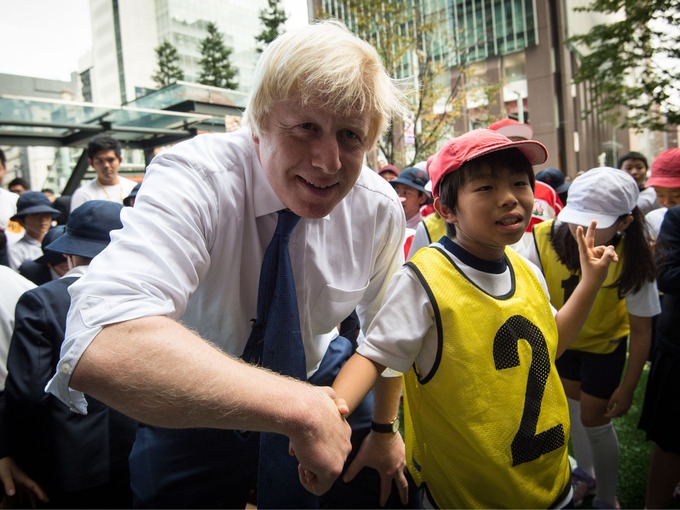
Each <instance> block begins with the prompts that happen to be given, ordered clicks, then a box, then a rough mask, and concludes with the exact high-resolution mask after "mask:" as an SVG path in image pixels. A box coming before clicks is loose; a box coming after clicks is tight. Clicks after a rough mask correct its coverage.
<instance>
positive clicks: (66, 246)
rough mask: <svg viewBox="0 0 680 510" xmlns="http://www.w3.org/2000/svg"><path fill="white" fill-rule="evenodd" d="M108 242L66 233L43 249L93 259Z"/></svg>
mask: <svg viewBox="0 0 680 510" xmlns="http://www.w3.org/2000/svg"><path fill="white" fill-rule="evenodd" d="M108 244H109V243H108V242H99V241H93V240H92V239H84V238H82V237H76V236H73V235H69V234H68V233H66V234H64V235H63V236H61V237H59V238H58V239H55V240H54V242H52V243H50V244H48V245H47V246H46V247H45V250H49V251H53V252H54V251H56V252H59V253H66V254H68V255H78V256H80V257H87V258H90V259H93V258H94V257H95V256H96V255H99V253H101V252H102V251H103V250H104V248H106V246H107V245H108Z"/></svg>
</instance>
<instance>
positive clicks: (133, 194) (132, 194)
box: [123, 182, 142, 207]
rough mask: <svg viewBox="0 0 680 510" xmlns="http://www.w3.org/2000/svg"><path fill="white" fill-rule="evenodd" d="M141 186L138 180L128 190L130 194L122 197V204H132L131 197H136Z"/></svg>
mask: <svg viewBox="0 0 680 510" xmlns="http://www.w3.org/2000/svg"><path fill="white" fill-rule="evenodd" d="M141 187H142V183H141V182H138V183H137V184H136V185H135V187H134V188H132V191H130V194H129V195H128V196H126V197H125V198H124V199H123V205H124V206H126V207H131V206H132V203H131V202H132V199H133V198H137V192H138V191H139V188H141Z"/></svg>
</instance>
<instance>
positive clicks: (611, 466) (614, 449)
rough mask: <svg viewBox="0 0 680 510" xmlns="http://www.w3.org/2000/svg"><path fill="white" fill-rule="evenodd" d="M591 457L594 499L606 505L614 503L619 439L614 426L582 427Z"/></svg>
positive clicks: (617, 473) (617, 474)
mask: <svg viewBox="0 0 680 510" xmlns="http://www.w3.org/2000/svg"><path fill="white" fill-rule="evenodd" d="M584 428H585V431H586V434H587V435H588V439H589V440H590V449H591V451H592V455H593V466H594V468H595V477H596V478H597V492H596V494H595V498H597V499H599V500H600V501H603V502H606V503H615V502H616V483H617V482H618V478H619V438H618V436H617V435H616V429H614V424H613V423H611V422H609V423H607V424H606V425H602V426H600V427H584Z"/></svg>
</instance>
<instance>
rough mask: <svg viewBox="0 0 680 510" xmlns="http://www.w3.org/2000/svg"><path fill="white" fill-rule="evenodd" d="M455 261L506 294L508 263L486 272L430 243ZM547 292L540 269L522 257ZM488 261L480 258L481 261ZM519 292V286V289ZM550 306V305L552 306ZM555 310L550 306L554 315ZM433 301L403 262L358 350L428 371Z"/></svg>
mask: <svg viewBox="0 0 680 510" xmlns="http://www.w3.org/2000/svg"><path fill="white" fill-rule="evenodd" d="M430 246H436V247H438V248H440V249H442V250H443V252H444V253H445V254H446V255H447V256H448V257H449V258H450V259H451V260H453V261H454V262H455V264H456V265H457V266H458V267H459V268H460V269H461V271H463V273H464V274H465V275H466V276H467V277H468V278H470V280H472V281H473V282H474V283H475V285H477V286H478V287H480V288H481V289H484V291H485V292H487V293H488V294H490V295H492V296H503V295H506V294H507V293H508V292H509V291H510V289H511V285H512V279H511V273H510V269H509V266H508V265H507V264H505V271H503V272H502V273H500V274H496V273H489V272H485V271H483V270H480V269H477V268H475V267H471V266H470V265H468V264H465V263H463V262H462V261H461V260H460V259H459V258H457V257H456V256H455V255H454V254H453V253H451V252H450V251H448V250H447V249H446V248H444V246H443V245H441V244H440V243H432V244H431V245H430ZM525 262H527V264H528V265H529V267H530V268H531V269H532V270H533V272H534V274H535V275H536V277H537V278H538V280H539V282H540V284H541V287H543V290H544V291H545V293H546V296H548V300H550V296H549V294H548V286H547V284H546V282H545V278H544V277H543V274H542V273H541V271H540V269H539V268H538V267H536V265H535V264H533V263H531V262H530V261H528V260H525ZM484 263H486V264H488V262H485V261H482V264H484ZM520 292H521V290H520ZM551 308H552V306H551ZM556 313H557V311H556V310H555V309H554V308H553V315H554V314H556ZM433 316H434V314H433V311H432V303H431V302H430V298H429V297H428V295H427V293H426V292H425V288H424V287H423V286H422V284H421V283H420V280H419V279H418V277H417V276H416V275H415V273H414V272H413V271H412V270H411V269H410V268H409V267H407V266H403V267H402V268H401V269H400V270H399V271H397V273H396V274H395V275H394V276H393V278H392V280H391V281H390V284H389V287H388V288H387V292H386V294H385V299H384V301H383V305H382V307H381V308H380V311H379V312H378V314H377V315H376V317H375V319H374V320H373V322H372V323H371V325H370V326H369V328H368V331H367V332H366V336H365V338H364V339H363V342H362V343H361V345H359V347H358V349H357V352H358V353H359V354H361V355H362V356H364V357H366V358H369V359H371V360H373V361H375V362H377V363H380V364H381V365H384V366H386V367H388V368H391V369H393V370H396V371H398V372H401V373H406V372H408V371H409V370H410V369H411V366H412V365H413V363H414V362H415V363H416V366H417V368H418V371H419V373H421V374H424V373H428V372H429V371H430V369H431V368H432V366H433V365H434V361H435V358H436V355H437V347H438V341H437V330H436V327H435V324H434V320H433Z"/></svg>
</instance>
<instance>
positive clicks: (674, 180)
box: [645, 176, 680, 188]
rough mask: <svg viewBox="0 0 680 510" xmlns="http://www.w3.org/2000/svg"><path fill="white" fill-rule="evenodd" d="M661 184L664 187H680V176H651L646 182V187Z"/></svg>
mask: <svg viewBox="0 0 680 510" xmlns="http://www.w3.org/2000/svg"><path fill="white" fill-rule="evenodd" d="M651 186H661V187H662V188H680V177H654V176H652V177H650V178H649V179H647V182H645V188H649V187H651Z"/></svg>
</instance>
